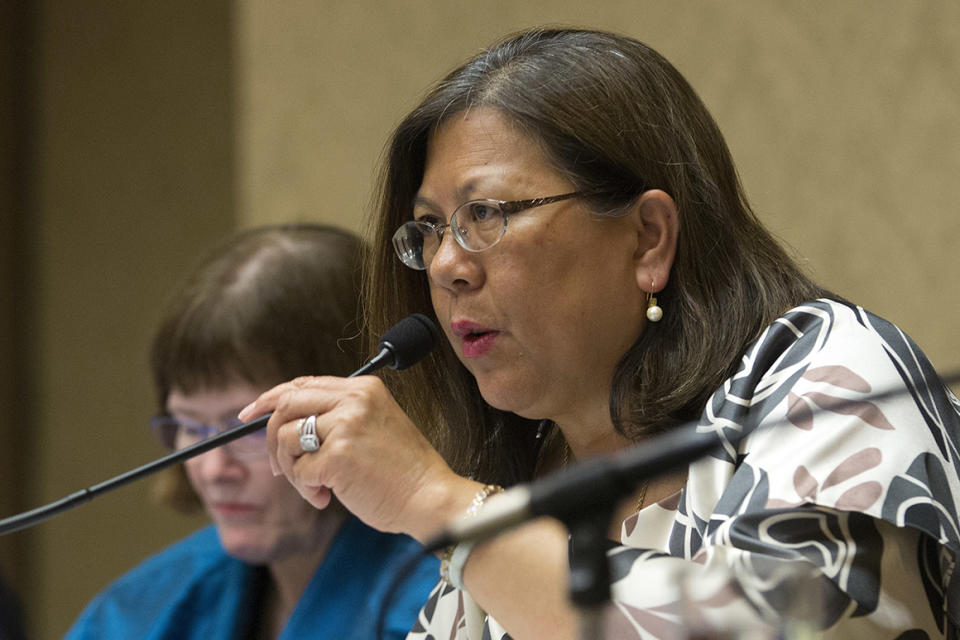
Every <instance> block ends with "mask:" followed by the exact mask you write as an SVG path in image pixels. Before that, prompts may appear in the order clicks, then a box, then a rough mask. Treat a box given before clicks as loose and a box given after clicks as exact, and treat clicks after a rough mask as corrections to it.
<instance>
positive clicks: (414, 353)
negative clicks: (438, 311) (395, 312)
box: [379, 313, 439, 369]
mask: <svg viewBox="0 0 960 640" xmlns="http://www.w3.org/2000/svg"><path fill="white" fill-rule="evenodd" d="M438 333H439V330H438V329H437V325H435V324H434V323H433V321H432V320H431V319H430V318H428V317H427V316H425V315H423V314H422V313H414V314H413V315H409V316H407V317H406V318H404V319H403V320H401V321H400V322H398V323H397V324H395V325H393V326H392V327H390V329H389V330H387V332H386V333H384V334H383V337H382V338H380V343H379V347H380V349H384V348H386V349H389V350H390V352H391V353H392V354H393V363H392V364H390V365H388V366H389V367H390V368H391V369H406V368H407V367H409V366H412V365H414V364H416V363H417V362H419V361H420V360H421V359H422V358H423V357H424V356H426V355H427V354H428V353H430V351H431V349H433V347H434V346H436V344H437V335H438Z"/></svg>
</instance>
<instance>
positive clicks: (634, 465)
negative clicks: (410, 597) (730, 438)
mask: <svg viewBox="0 0 960 640" xmlns="http://www.w3.org/2000/svg"><path fill="white" fill-rule="evenodd" d="M718 446H720V439H719V437H718V436H717V435H716V434H715V433H713V432H709V433H699V432H697V427H696V425H695V424H692V423H691V424H687V425H684V426H681V427H678V428H676V429H674V430H672V431H670V432H667V433H665V434H663V435H660V436H657V437H655V438H652V439H650V440H647V441H646V442H644V443H643V444H642V445H638V446H634V447H631V448H629V449H625V450H623V451H618V452H617V453H614V454H612V455H608V456H601V457H596V458H590V459H587V460H584V461H583V462H579V463H577V464H575V465H573V466H572V467H568V468H566V469H564V470H562V471H558V472H556V473H554V474H552V475H549V476H547V477H545V478H543V479H542V480H538V481H536V482H533V483H531V484H527V485H519V486H517V487H514V488H513V489H509V490H508V491H504V492H503V493H500V494H497V495H495V496H493V497H491V498H490V499H489V500H487V502H486V503H485V504H484V507H483V509H482V510H481V511H480V512H479V513H478V514H477V515H476V516H474V517H472V518H467V519H464V518H458V519H457V520H455V521H453V522H451V523H450V524H448V525H447V528H446V530H444V531H443V532H442V533H441V534H440V535H439V536H437V537H436V538H434V539H433V540H430V541H428V542H427V544H426V545H425V546H426V548H427V551H438V550H440V549H443V548H445V547H448V546H450V545H453V544H457V543H459V542H468V541H476V542H479V541H481V540H485V539H487V538H490V537H493V536H495V535H497V534H499V533H502V532H503V531H506V530H507V529H511V528H513V527H515V526H517V525H519V524H522V523H523V522H525V521H527V520H530V519H532V518H536V517H539V516H552V517H554V518H557V519H558V520H560V521H561V522H563V523H564V524H566V525H568V526H569V524H570V520H571V518H575V517H582V516H583V514H586V513H591V512H593V511H594V510H596V509H597V508H598V507H599V506H601V505H614V504H616V502H618V501H619V500H621V499H624V498H626V497H627V496H629V495H630V494H632V493H633V492H634V491H636V489H637V488H638V487H639V486H640V484H641V483H642V482H643V481H644V480H647V479H649V478H652V477H654V476H658V475H660V474H663V473H667V472H670V471H675V470H676V469H678V468H680V467H681V466H683V465H686V464H689V463H691V462H693V461H694V460H696V459H698V458H700V457H701V456H704V455H706V454H707V453H709V452H710V451H711V450H713V449H715V448H716V447H718Z"/></svg>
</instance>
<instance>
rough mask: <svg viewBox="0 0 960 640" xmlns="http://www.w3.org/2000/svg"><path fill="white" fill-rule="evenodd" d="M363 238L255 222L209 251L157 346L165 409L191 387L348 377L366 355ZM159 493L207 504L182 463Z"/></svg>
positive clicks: (154, 360)
mask: <svg viewBox="0 0 960 640" xmlns="http://www.w3.org/2000/svg"><path fill="white" fill-rule="evenodd" d="M361 253H362V252H361V242H360V239H359V238H358V237H357V236H356V235H354V234H353V233H350V232H348V231H343V230H340V229H336V228H334V227H328V226H322V225H311V224H296V225H279V226H267V227H259V228H255V229H250V230H248V231H245V232H241V233H240V234H238V235H236V236H234V237H232V238H230V239H228V240H227V241H226V242H224V243H223V244H222V245H221V246H219V247H218V248H217V249H215V250H214V251H213V252H211V253H210V255H209V256H207V257H206V258H205V259H204V260H203V261H202V262H201V263H200V264H199V265H198V266H197V268H196V269H195V270H194V272H193V275H192V276H191V277H190V278H189V279H188V280H187V281H186V282H185V283H184V286H183V287H182V288H181V289H180V290H178V291H177V293H176V294H175V295H174V297H173V298H172V299H171V300H170V301H169V303H168V305H167V306H166V309H165V312H164V315H163V317H162V319H161V321H160V324H159V327H158V329H157V332H156V334H155V336H154V340H153V344H152V347H151V356H150V367H151V371H152V373H153V380H154V387H155V389H156V398H157V406H158V410H159V412H160V413H163V412H165V411H166V403H167V397H168V396H169V394H170V391H171V390H172V389H174V388H176V389H179V390H181V391H184V392H186V393H191V392H195V391H197V390H201V389H207V388H217V387H222V386H224V385H227V384H230V383H232V382H247V383H251V384H253V385H256V386H261V387H263V388H264V390H266V389H267V388H269V387H271V386H273V385H275V384H278V383H280V382H283V381H285V380H289V379H291V378H295V377H297V376H301V375H322V374H330V375H341V376H342V375H347V374H349V373H350V372H351V371H353V370H354V369H356V367H357V365H358V363H359V360H360V355H359V345H360V340H359V335H358V334H359V329H358V326H359V324H358V315H357V314H358V308H359V302H358V300H359V295H358V294H359V283H360V264H359V260H360V256H361ZM155 489H156V491H155V493H156V495H157V496H158V497H159V498H160V499H161V500H162V501H165V502H167V503H168V504H170V505H171V506H173V507H175V508H178V509H181V510H192V509H195V508H196V507H198V506H199V502H198V500H197V498H196V495H195V494H194V493H193V490H192V488H191V487H190V485H189V483H188V482H187V480H186V476H185V474H184V473H183V469H182V467H177V468H175V469H173V470H172V471H171V472H170V473H167V474H164V475H162V476H161V478H160V479H159V481H158V483H157V484H156V486H155Z"/></svg>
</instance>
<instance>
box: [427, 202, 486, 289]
mask: <svg viewBox="0 0 960 640" xmlns="http://www.w3.org/2000/svg"><path fill="white" fill-rule="evenodd" d="M455 222H456V221H455V220H451V223H455ZM427 274H428V275H429V277H430V283H431V285H432V286H433V285H435V286H439V287H442V288H444V289H447V290H450V291H451V292H453V293H460V292H464V291H469V290H471V289H476V288H479V287H481V286H483V282H484V278H485V273H484V270H483V266H482V263H481V260H480V259H479V256H478V254H477V253H475V252H472V251H467V250H466V249H464V248H463V247H461V246H460V245H459V244H458V243H457V240H456V238H455V237H454V234H453V231H452V230H451V229H449V228H448V229H447V230H446V233H444V234H443V237H442V238H441V239H440V245H439V246H438V247H437V252H436V253H435V254H434V255H433V258H432V259H431V260H430V264H429V265H428V266H427Z"/></svg>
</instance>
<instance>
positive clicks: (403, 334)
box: [0, 313, 439, 536]
mask: <svg viewBox="0 0 960 640" xmlns="http://www.w3.org/2000/svg"><path fill="white" fill-rule="evenodd" d="M438 334H439V330H438V329H437V326H436V325H435V324H434V323H433V321H432V320H430V318H428V317H427V316H425V315H423V314H420V313H414V314H413V315H410V316H407V317H406V318H404V319H402V320H400V321H399V322H398V323H397V324H395V325H393V326H392V327H391V328H390V329H388V330H387V331H386V333H384V334H383V337H382V338H381V339H380V342H379V344H378V348H379V349H380V353H378V354H377V355H376V356H374V357H373V358H371V359H370V360H368V361H367V363H366V364H364V365H363V366H362V367H360V368H359V369H357V370H356V371H354V372H353V373H351V374H350V375H349V376H347V377H348V378H353V377H356V376H360V375H366V374H368V373H372V372H373V371H377V370H378V369H382V368H383V367H385V366H386V367H390V368H391V369H406V368H407V367H410V366H412V365H414V364H416V363H417V362H419V361H420V360H422V359H423V358H424V357H426V355H427V354H428V353H430V351H431V350H432V349H433V347H434V346H436V344H437V336H438ZM271 415H273V414H272V413H268V414H266V415H263V416H260V417H259V418H257V419H256V420H251V421H250V422H246V423H244V424H242V425H240V426H239V427H235V428H233V429H230V430H229V431H224V432H223V433H218V434H217V435H215V436H213V437H210V438H207V439H206V440H204V441H202V442H198V443H197V444H195V445H191V446H189V447H186V448H184V449H180V450H179V451H174V452H173V453H171V454H169V455H167V456H164V457H163V458H160V459H158V460H154V461H153V462H150V463H148V464H145V465H143V466H141V467H137V468H136V469H132V470H130V471H127V472H126V473H122V474H120V475H119V476H115V477H113V478H111V479H109V480H107V481H105V482H101V483H100V484H96V485H93V486H92V487H89V488H87V489H83V490H81V491H77V492H76V493H72V494H70V495H69V496H67V497H65V498H61V499H60V500H57V501H56V502H51V503H50V504H47V505H45V506H42V507H38V508H36V509H32V510H30V511H25V512H23V513H21V514H18V515H15V516H10V517H9V518H4V519H3V520H0V536H2V535H5V534H7V533H13V532H14V531H19V530H21V529H26V528H27V527H31V526H33V525H35V524H37V523H40V522H43V521H44V520H47V519H48V518H51V517H53V516H54V515H56V514H58V513H61V512H63V511H67V510H68V509H72V508H73V507H75V506H77V505H80V504H83V503H85V502H89V501H90V500H92V499H93V498H95V497H97V496H98V495H100V494H102V493H106V492H107V491H110V490H112V489H116V488H117V487H122V486H123V485H126V484H129V483H131V482H133V481H134V480H139V479H140V478H143V477H145V476H148V475H150V474H153V473H156V472H157V471H160V470H161V469H166V468H167V467H170V466H173V465H175V464H178V463H180V462H183V461H184V460H188V459H190V458H193V457H195V456H198V455H200V454H202V453H206V452H207V451H209V450H211V449H215V448H217V447H219V446H222V445H224V444H226V443H228V442H232V441H233V440H236V439H238V438H242V437H243V436H245V435H249V434H251V433H253V432H254V431H259V430H260V429H263V428H264V427H266V426H267V421H268V420H270V416H271Z"/></svg>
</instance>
